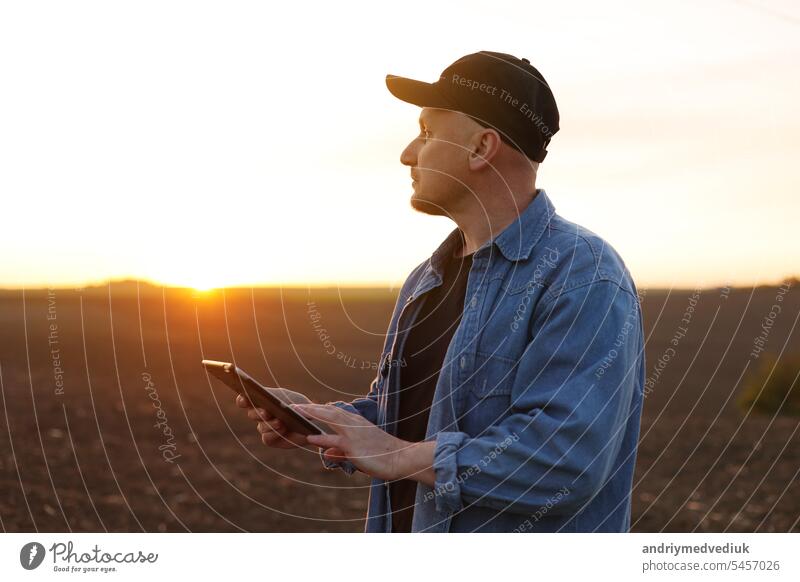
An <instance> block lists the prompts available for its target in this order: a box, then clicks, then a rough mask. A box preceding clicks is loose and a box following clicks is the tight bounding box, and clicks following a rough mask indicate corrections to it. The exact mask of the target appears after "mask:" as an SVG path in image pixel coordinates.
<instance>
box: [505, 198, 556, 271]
mask: <svg viewBox="0 0 800 582" xmlns="http://www.w3.org/2000/svg"><path fill="white" fill-rule="evenodd" d="M555 213H556V208H555V206H553V202H552V201H551V200H550V198H549V197H548V196H547V193H546V192H545V191H544V190H543V189H537V190H536V196H534V198H533V200H532V201H531V202H530V204H528V206H526V207H525V208H524V209H523V210H522V212H520V215H519V217H518V218H517V220H515V221H514V222H512V223H511V224H509V225H508V226H507V227H506V228H505V229H503V231H502V232H501V233H500V234H499V235H497V236H496V237H495V238H494V240H493V241H492V242H493V243H494V244H495V245H496V246H497V248H499V249H500V252H501V253H503V256H504V257H505V258H506V259H508V260H509V261H519V260H524V259H527V258H528V257H529V256H530V254H531V250H532V249H533V247H534V246H536V243H537V242H539V239H540V238H542V234H544V231H545V229H546V228H547V225H548V224H550V220H551V219H552V218H553V215H554V214H555Z"/></svg>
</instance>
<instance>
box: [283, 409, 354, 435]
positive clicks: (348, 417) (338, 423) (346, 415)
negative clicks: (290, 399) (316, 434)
mask: <svg viewBox="0 0 800 582" xmlns="http://www.w3.org/2000/svg"><path fill="white" fill-rule="evenodd" d="M291 407H292V408H293V409H294V410H297V411H298V412H300V414H303V415H305V416H308V417H310V418H316V419H317V420H322V421H324V422H326V423H327V424H329V425H330V427H331V428H332V429H333V430H335V431H336V432H342V431H341V430H339V429H345V428H348V427H353V426H358V425H359V424H363V421H364V418H363V417H362V416H360V415H358V414H352V413H350V412H347V411H346V410H342V409H341V408H339V407H338V406H333V405H332V404H292V405H291Z"/></svg>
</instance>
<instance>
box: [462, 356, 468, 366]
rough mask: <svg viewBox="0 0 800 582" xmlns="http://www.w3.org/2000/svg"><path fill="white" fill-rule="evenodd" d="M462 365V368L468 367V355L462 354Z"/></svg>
mask: <svg viewBox="0 0 800 582" xmlns="http://www.w3.org/2000/svg"><path fill="white" fill-rule="evenodd" d="M461 367H462V368H466V367H467V356H461Z"/></svg>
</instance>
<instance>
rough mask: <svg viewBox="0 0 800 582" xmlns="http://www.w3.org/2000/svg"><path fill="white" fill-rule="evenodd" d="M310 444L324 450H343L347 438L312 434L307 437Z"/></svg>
mask: <svg viewBox="0 0 800 582" xmlns="http://www.w3.org/2000/svg"><path fill="white" fill-rule="evenodd" d="M306 439H307V440H308V443H309V444H311V445H316V446H318V447H324V448H336V449H342V448H343V447H344V443H345V437H343V436H342V435H339V434H310V435H308V436H307V437H306Z"/></svg>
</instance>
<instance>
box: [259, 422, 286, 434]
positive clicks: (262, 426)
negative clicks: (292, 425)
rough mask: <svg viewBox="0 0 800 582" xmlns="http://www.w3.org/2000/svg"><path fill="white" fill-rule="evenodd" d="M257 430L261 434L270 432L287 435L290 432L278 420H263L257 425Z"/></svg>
mask: <svg viewBox="0 0 800 582" xmlns="http://www.w3.org/2000/svg"><path fill="white" fill-rule="evenodd" d="M256 430H257V431H258V432H260V433H261V434H265V433H269V432H277V433H280V434H285V433H286V432H288V431H287V429H286V426H285V425H284V424H283V423H282V422H281V421H280V420H278V419H277V418H273V419H272V420H262V421H261V422H259V423H258V424H257V425H256Z"/></svg>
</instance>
